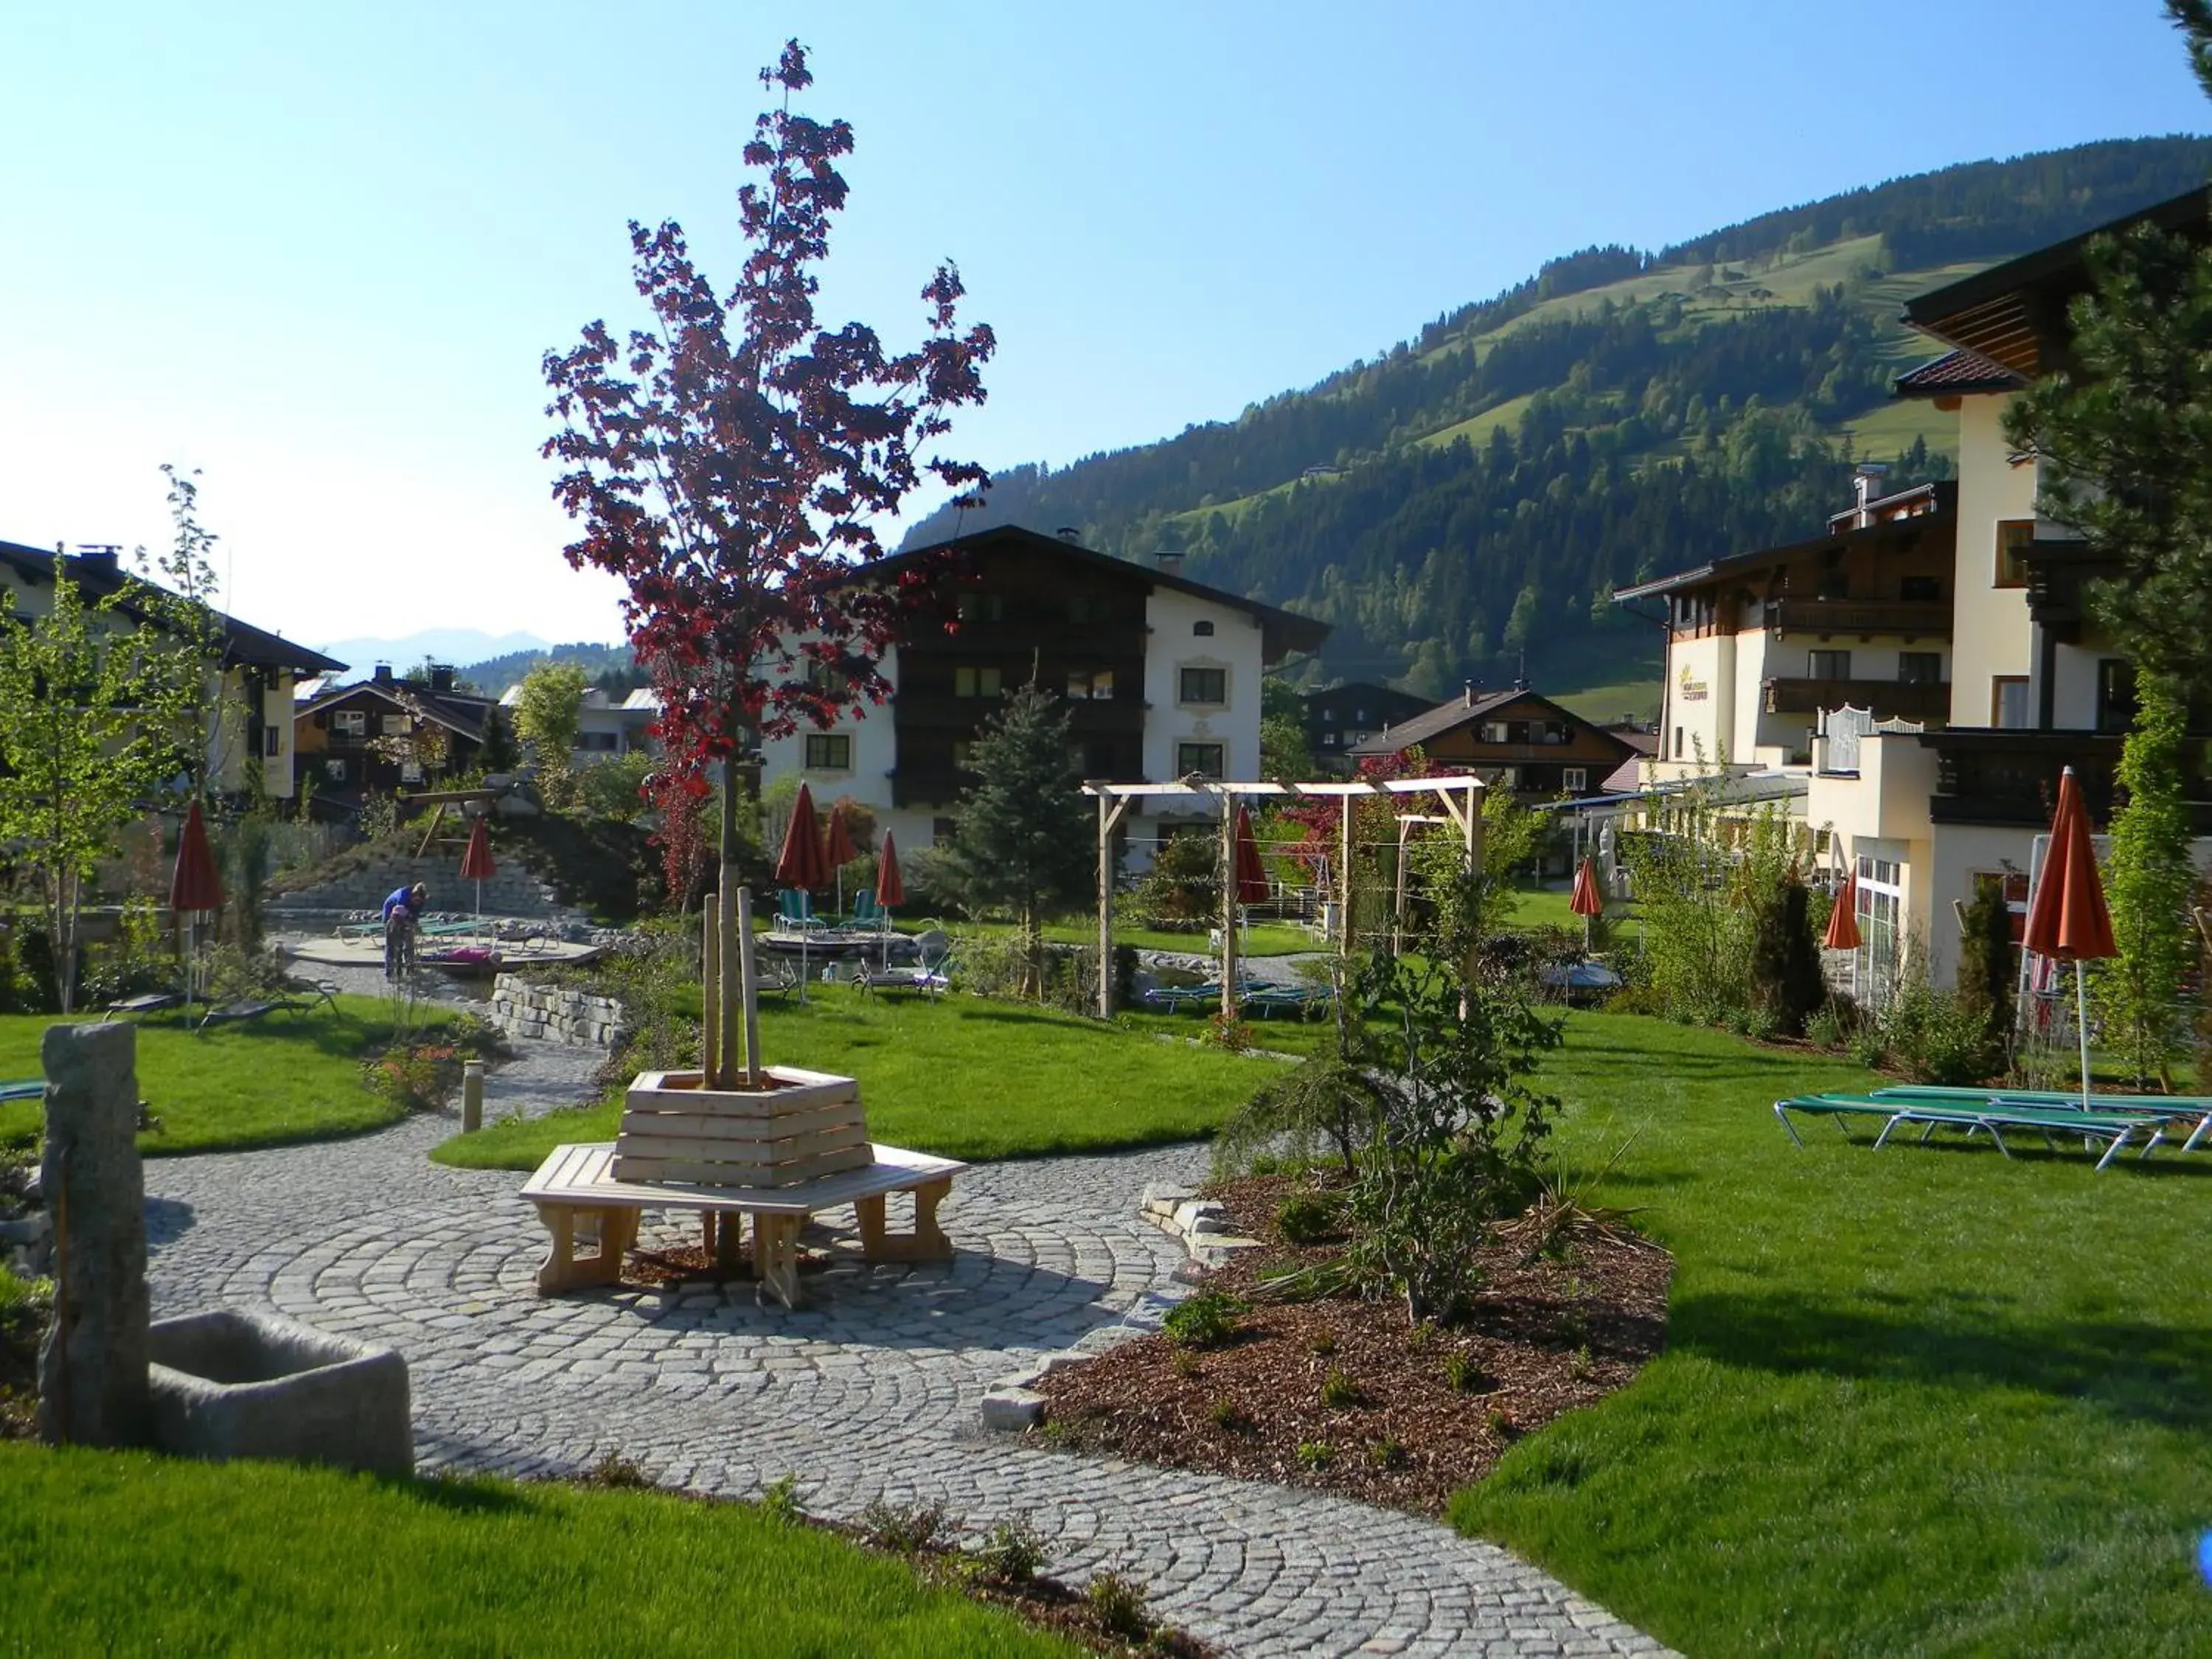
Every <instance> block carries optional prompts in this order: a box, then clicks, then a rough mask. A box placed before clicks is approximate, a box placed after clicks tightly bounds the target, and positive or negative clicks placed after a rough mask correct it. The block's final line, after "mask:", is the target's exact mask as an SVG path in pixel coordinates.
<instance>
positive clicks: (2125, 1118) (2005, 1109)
mask: <svg viewBox="0 0 2212 1659" xmlns="http://www.w3.org/2000/svg"><path fill="white" fill-rule="evenodd" d="M1793 1112H1794V1113H1797V1114H1800V1115H1804V1116H1808V1117H1826V1118H1827V1119H1829V1120H1830V1121H1832V1122H1834V1123H1835V1124H1836V1126H1837V1127H1838V1128H1839V1129H1842V1130H1843V1132H1844V1135H1845V1136H1846V1137H1848V1136H1849V1135H1850V1129H1849V1127H1847V1120H1849V1119H1850V1118H1854V1117H1864V1118H1881V1119H1882V1120H1883V1122H1882V1127H1881V1133H1879V1134H1877V1135H1875V1139H1874V1144H1875V1147H1876V1148H1877V1149H1879V1148H1880V1147H1881V1146H1883V1145H1884V1144H1885V1143H1886V1142H1887V1140H1888V1139H1889V1138H1890V1136H1891V1135H1892V1134H1893V1133H1895V1131H1896V1129H1897V1127H1898V1126H1899V1124H1901V1123H1903V1124H1913V1123H1917V1124H1918V1125H1920V1126H1921V1131H1920V1139H1921V1140H1922V1142H1923V1144H1925V1142H1926V1141H1927V1139H1928V1138H1929V1136H1930V1135H1932V1134H1934V1133H1936V1130H1938V1129H1957V1130H1960V1131H1962V1132H1964V1133H1966V1134H1967V1135H1969V1136H1972V1135H1974V1134H1977V1133H1981V1134H1986V1135H1988V1136H1989V1138H1990V1140H1991V1141H1992V1142H1994V1143H1995V1144H1996V1149H1997V1150H1998V1151H1999V1152H2002V1153H2003V1154H2004V1155H2005V1156H2006V1157H2007V1158H2010V1157H2011V1156H2012V1149H2011V1148H2010V1147H2008V1146H2006V1145H2005V1141H2004V1137H2005V1133H2006V1132H2007V1131H2008V1130H2022V1129H2028V1130H2033V1131H2035V1132H2036V1133H2039V1134H2041V1135H2042V1136H2043V1138H2044V1139H2045V1142H2046V1143H2047V1144H2049V1145H2051V1146H2054V1147H2055V1146H2057V1144H2058V1143H2057V1137H2058V1136H2061V1135H2079V1136H2080V1137H2081V1139H2083V1140H2084V1141H2085V1142H2096V1141H2101V1142H2103V1143H2104V1146H2105V1151H2104V1155H2103V1156H2102V1157H2101V1158H2099V1159H2098V1160H2097V1167H2098V1168H2099V1169H2100V1170H2101V1169H2103V1168H2104V1167H2105V1166H2106V1164H2110V1163H2111V1162H2112V1160H2113V1159H2114V1158H2117V1157H2118V1156H2119V1154H2120V1153H2121V1152H2122V1151H2123V1150H2124V1149H2125V1148H2127V1147H2128V1146H2131V1145H2134V1144H2136V1143H2137V1142H2138V1141H2139V1142H2140V1143H2141V1146H2142V1152H2141V1154H2140V1155H2141V1156H2142V1157H2144V1158H2148V1157H2149V1156H2150V1154H2151V1152H2152V1151H2153V1149H2154V1148H2155V1147H2156V1146H2158V1145H2159V1143H2160V1141H2162V1140H2163V1139H2165V1138H2166V1127H2167V1125H2168V1124H2169V1123H2171V1122H2172V1121H2176V1120H2175V1118H2171V1117H2158V1116H2132V1115H2121V1114H2118V1113H2108V1112H2084V1111H2081V1110H2079V1109H2075V1110H2068V1109H2065V1108H2063V1107H2054V1106H2018V1105H2013V1104H2010V1103H2006V1102H2002V1101H1989V1100H1984V1101H1982V1102H1981V1103H1975V1102H1973V1101H1972V1100H1958V1101H1950V1100H1924V1099H1911V1098H1905V1099H1896V1098H1892V1099H1880V1098H1877V1097H1875V1096H1873V1095H1846V1094H1812V1095H1793V1096H1791V1097H1790V1098H1789V1099H1787V1100H1778V1101H1776V1102H1775V1103H1774V1116H1775V1119H1776V1121H1778V1122H1779V1123H1780V1124H1781V1125H1782V1127H1784V1129H1785V1130H1787V1131H1788V1132H1789V1134H1790V1139H1792V1140H1794V1141H1796V1143H1797V1144H1798V1145H1799V1146H1803V1145H1804V1144H1805V1143H1804V1141H1803V1140H1802V1139H1800V1137H1799V1136H1798V1133H1797V1126H1796V1124H1794V1123H1792V1122H1791V1121H1790V1114H1791V1113H1793ZM2177 1116H2178V1115H2177Z"/></svg>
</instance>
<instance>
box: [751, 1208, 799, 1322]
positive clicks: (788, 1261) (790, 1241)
mask: <svg viewBox="0 0 2212 1659" xmlns="http://www.w3.org/2000/svg"><path fill="white" fill-rule="evenodd" d="M753 1272H754V1273H755V1274H756V1275H757V1277H758V1278H759V1279H760V1284H761V1294H762V1295H763V1296H773V1297H775V1299H776V1300H777V1301H779V1302H781V1303H782V1304H783V1305H784V1306H785V1307H787V1308H796V1307H797V1306H798V1305H799V1218H798V1217H797V1216H795V1215H757V1216H755V1217H754V1218H753Z"/></svg>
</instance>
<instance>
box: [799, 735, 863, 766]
mask: <svg viewBox="0 0 2212 1659" xmlns="http://www.w3.org/2000/svg"><path fill="white" fill-rule="evenodd" d="M816 744H821V745H822V750H821V752H822V753H823V755H824V756H828V755H833V754H836V753H837V752H839V745H841V744H842V749H843V754H844V759H843V760H842V761H835V760H828V759H823V760H819V761H817V760H816V759H815V745H816ZM800 752H801V753H803V754H804V755H805V757H806V768H805V769H806V770H808V771H809V772H849V771H851V770H852V769H853V736H852V733H851V732H808V733H807V734H806V744H805V748H804V749H803V750H801V751H800Z"/></svg>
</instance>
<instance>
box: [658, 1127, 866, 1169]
mask: <svg viewBox="0 0 2212 1659" xmlns="http://www.w3.org/2000/svg"><path fill="white" fill-rule="evenodd" d="M867 1145H868V1134H867V1131H866V1129H864V1128H862V1127H860V1125H859V1124H857V1123H848V1124H847V1125H845V1126H844V1127H842V1128H839V1129H829V1130H824V1131H823V1133H820V1134H811V1135H779V1136H777V1137H776V1138H775V1139H771V1140H721V1139H714V1137H712V1136H706V1135H654V1134H625V1135H623V1138H622V1139H620V1140H618V1141H617V1142H616V1143H615V1162H616V1163H617V1164H621V1163H623V1162H625V1161H626V1160H628V1159H629V1158H695V1159H698V1160H700V1161H702V1162H704V1163H708V1164H796V1163H799V1162H801V1161H802V1160H804V1159H806V1158H817V1157H819V1156H820V1155H822V1154H823V1153H824V1152H864V1151H866V1148H867Z"/></svg>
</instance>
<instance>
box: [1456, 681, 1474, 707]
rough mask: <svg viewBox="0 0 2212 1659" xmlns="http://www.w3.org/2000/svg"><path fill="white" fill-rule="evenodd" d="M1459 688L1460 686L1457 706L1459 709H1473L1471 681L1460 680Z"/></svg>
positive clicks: (1472, 686) (1472, 683)
mask: <svg viewBox="0 0 2212 1659" xmlns="http://www.w3.org/2000/svg"><path fill="white" fill-rule="evenodd" d="M1460 686H1461V690H1460V704H1459V706H1460V707H1461V708H1474V681H1473V680H1462V681H1461V682H1460Z"/></svg>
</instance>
